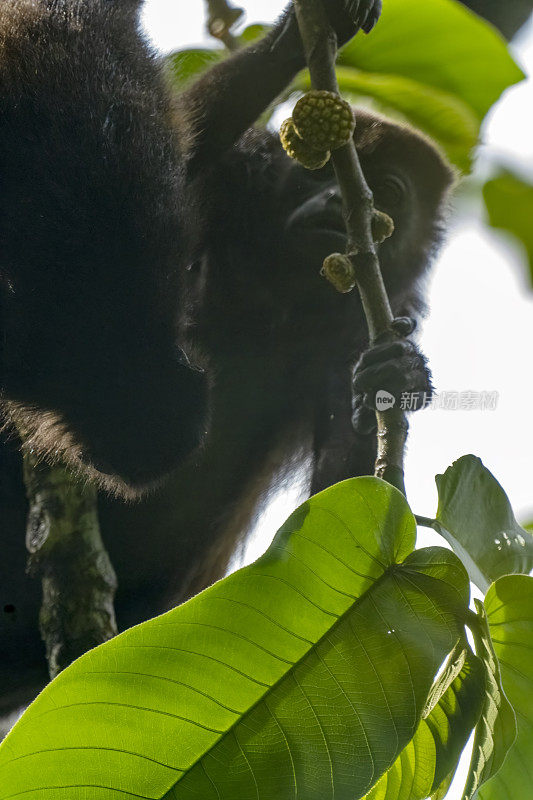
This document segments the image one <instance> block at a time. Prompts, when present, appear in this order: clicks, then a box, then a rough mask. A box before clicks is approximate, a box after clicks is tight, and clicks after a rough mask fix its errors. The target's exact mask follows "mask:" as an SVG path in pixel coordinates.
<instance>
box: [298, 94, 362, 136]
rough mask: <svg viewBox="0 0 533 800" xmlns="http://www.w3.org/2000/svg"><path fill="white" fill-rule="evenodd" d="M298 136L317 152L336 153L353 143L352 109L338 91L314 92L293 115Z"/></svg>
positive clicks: (303, 100) (304, 98)
mask: <svg viewBox="0 0 533 800" xmlns="http://www.w3.org/2000/svg"><path fill="white" fill-rule="evenodd" d="M292 119H293V122H294V126H295V128H296V132H297V134H298V136H299V137H300V138H301V139H303V140H304V141H305V142H307V143H308V144H310V145H312V146H313V147H314V148H315V149H316V150H336V148H337V147H342V145H343V144H346V142H349V141H350V139H351V137H352V136H353V132H354V130H355V117H354V115H353V111H352V107H351V105H350V104H349V103H347V102H346V100H343V99H342V97H339V95H337V94H335V93H334V92H327V91H325V90H323V91H316V90H312V91H310V92H307V94H304V96H303V97H301V98H300V99H299V100H298V102H297V103H296V105H295V106H294V111H293V112H292Z"/></svg>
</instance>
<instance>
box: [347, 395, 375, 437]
mask: <svg viewBox="0 0 533 800" xmlns="http://www.w3.org/2000/svg"><path fill="white" fill-rule="evenodd" d="M354 399H356V400H357V401H358V402H356V403H354V408H353V412H352V427H353V429H354V431H355V432H356V433H360V434H361V435H362V436H368V435H370V434H372V433H375V432H376V429H377V420H376V412H375V411H374V410H373V409H372V408H369V407H368V406H365V405H364V404H363V402H362V397H358V398H354Z"/></svg>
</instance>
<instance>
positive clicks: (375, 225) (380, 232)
mask: <svg viewBox="0 0 533 800" xmlns="http://www.w3.org/2000/svg"><path fill="white" fill-rule="evenodd" d="M393 233H394V222H393V220H392V219H391V217H389V215H388V214H385V212H383V211H378V210H377V208H375V209H374V211H373V212H372V239H373V240H374V242H375V243H376V244H381V242H384V241H385V239H388V238H389V236H392V234H393Z"/></svg>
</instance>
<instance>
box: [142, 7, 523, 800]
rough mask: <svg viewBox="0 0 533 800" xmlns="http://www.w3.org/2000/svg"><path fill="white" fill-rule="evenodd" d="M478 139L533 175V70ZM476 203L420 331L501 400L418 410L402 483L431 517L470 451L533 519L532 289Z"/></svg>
mask: <svg viewBox="0 0 533 800" xmlns="http://www.w3.org/2000/svg"><path fill="white" fill-rule="evenodd" d="M234 5H238V6H243V7H245V8H246V12H247V22H271V21H273V20H274V19H275V18H276V16H277V15H278V14H279V13H280V12H281V11H282V9H283V7H284V6H285V2H284V0H241V2H237V0H234ZM144 21H145V26H146V29H147V31H148V32H149V34H150V36H151V38H152V40H153V42H154V44H155V45H156V46H157V47H159V48H161V49H162V50H171V49H175V48H177V47H181V46H184V45H195V44H203V45H204V46H205V45H206V43H207V42H208V39H207V38H206V36H205V33H204V4H203V3H202V2H200V1H199V0H197V2H194V3H193V2H188V3H184V2H176V0H146V6H145V16H144ZM211 44H212V42H210V43H209V46H211ZM513 52H514V54H515V56H516V58H517V60H518V61H519V63H520V64H521V66H522V67H523V69H524V71H525V72H526V74H528V75H531V74H533V24H532V23H529V24H528V25H527V26H526V27H525V28H524V29H523V31H522V32H521V34H520V36H519V37H518V38H517V39H516V41H515V43H514V44H513ZM483 142H484V144H483V147H482V148H481V152H480V162H482V163H480V169H483V174H487V171H489V172H490V170H492V169H494V165H496V164H498V163H499V162H503V163H505V164H507V165H509V166H514V167H515V168H517V169H519V170H520V171H522V172H523V173H524V174H527V175H529V176H530V177H531V178H533V80H531V79H528V80H527V81H525V82H523V83H522V84H520V85H519V86H517V87H515V88H513V89H510V90H509V91H508V92H506V94H505V95H504V97H503V98H502V100H501V101H500V102H499V103H498V104H497V106H496V107H495V108H494V110H493V111H492V113H491V114H490V118H489V119H488V120H487V123H486V125H485V128H484V131H483ZM480 213H481V212H480ZM480 213H479V214H477V215H476V214H475V212H472V211H469V212H468V216H465V212H463V210H462V209H461V210H459V209H457V213H456V215H455V219H454V223H453V226H452V229H451V230H450V233H449V237H448V244H447V245H446V247H445V248H444V249H443V252H442V255H441V257H440V259H439V261H438V263H437V264H435V267H434V269H433V272H432V278H431V282H430V295H429V307H430V315H429V318H428V319H427V321H426V322H425V324H424V331H423V335H422V339H421V342H422V348H423V350H424V352H425V353H426V354H427V355H428V357H429V360H430V364H431V367H432V370H433V376H434V382H435V385H436V387H437V389H438V390H440V391H453V390H457V391H468V390H472V391H497V392H498V393H499V402H498V406H497V409H496V410H495V411H443V410H431V409H429V410H427V411H425V412H421V413H419V414H415V415H414V416H413V417H412V419H411V432H410V437H409V450H408V457H407V463H406V484H407V494H408V498H409V501H410V503H411V506H412V508H413V510H414V511H416V513H419V514H423V515H426V516H433V514H434V511H435V510H436V490H435V483H434V475H435V474H436V473H439V472H443V471H444V470H445V469H446V467H447V466H448V465H449V464H451V463H452V461H453V460H454V459H456V458H458V457H459V456H461V455H463V454H465V453H474V454H476V455H478V456H480V457H481V459H482V460H483V462H484V464H485V465H486V466H487V467H488V468H489V469H490V470H491V471H492V472H493V473H494V475H495V476H496V477H497V478H498V480H499V481H500V482H501V483H502V485H503V487H504V489H505V490H506V492H507V493H508V495H509V496H510V499H511V502H512V504H513V507H514V509H515V513H516V514H517V517H518V519H519V520H520V521H522V522H525V521H526V520H528V519H530V518H533V421H532V419H531V411H530V409H531V408H532V398H533V370H532V369H531V363H532V359H531V350H532V346H533V289H531V288H530V287H529V286H528V279H527V271H526V262H525V258H524V255H523V253H522V252H521V251H520V248H519V247H518V246H517V245H516V244H514V243H512V242H510V241H508V240H506V239H505V237H503V236H502V235H501V234H499V233H496V232H494V231H492V230H490V229H489V228H487V227H486V226H485V225H484V224H483V221H482V219H481V216H480ZM297 502H298V494H297V491H293V492H289V493H286V494H284V495H283V496H282V497H279V498H277V499H276V500H275V501H274V503H273V504H271V505H270V506H269V508H268V509H267V511H266V513H265V514H263V515H262V518H261V520H260V524H259V525H258V529H257V532H256V534H255V535H254V537H253V542H252V543H251V546H250V547H249V548H248V551H247V554H246V560H252V559H253V558H255V557H257V555H259V553H261V552H262V551H263V550H264V549H265V548H266V546H267V545H268V542H269V537H271V536H272V534H273V533H274V532H275V530H276V528H277V527H278V526H279V525H280V524H281V523H282V522H283V521H284V519H285V518H286V517H287V516H288V514H289V513H290V512H291V511H292V509H293V507H295V505H296V504H297ZM420 533H421V536H420V540H421V543H422V544H434V543H439V544H441V545H442V544H443V542H442V541H441V540H440V539H439V540H438V542H436V541H435V539H433V538H432V537H431V535H430V534H428V533H427V532H425V531H421V532H420ZM464 766H466V765H464ZM461 773H462V775H461V776H458V778H459V779H458V781H456V782H454V786H453V787H452V790H451V792H450V794H449V795H448V798H449V800H456V798H459V797H460V795H461V780H462V777H463V776H464V767H463V769H462V770H461ZM455 784H457V785H455Z"/></svg>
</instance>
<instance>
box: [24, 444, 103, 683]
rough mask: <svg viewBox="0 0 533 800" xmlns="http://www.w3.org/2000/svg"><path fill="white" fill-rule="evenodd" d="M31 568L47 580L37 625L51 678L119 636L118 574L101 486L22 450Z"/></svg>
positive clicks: (27, 536) (33, 573) (32, 573)
mask: <svg viewBox="0 0 533 800" xmlns="http://www.w3.org/2000/svg"><path fill="white" fill-rule="evenodd" d="M24 483H25V485H26V492H27V495H28V500H29V504H30V509H29V513H28V522H27V528H26V546H27V549H28V552H29V554H30V555H29V559H28V572H29V573H30V574H31V575H33V576H39V577H40V578H41V581H42V587H43V598H42V603H41V611H40V616H39V623H40V629H41V635H42V637H43V639H44V642H45V644H46V656H47V659H48V669H49V672H50V677H51V678H54V677H55V676H56V675H57V674H58V673H59V672H61V670H62V669H64V668H65V667H66V666H68V665H69V664H70V662H71V661H73V660H74V659H75V658H78V656H81V655H82V654H83V653H85V652H86V651H87V650H89V649H90V648H92V647H96V646H97V645H99V644H102V642H105V641H107V639H111V638H112V637H113V636H115V635H116V633H117V626H116V622H115V612H114V608H113V598H114V595H115V590H116V586H117V581H116V577H115V572H114V570H113V567H112V565H111V561H110V560H109V556H108V555H107V552H106V550H105V548H104V545H103V542H102V538H101V536H100V528H99V524H98V515H97V508H96V489H95V488H94V487H92V486H82V485H81V484H80V483H79V482H76V481H75V480H74V478H73V477H72V476H71V474H70V473H69V472H68V471H67V470H66V469H65V468H64V467H62V466H54V467H51V466H48V465H47V464H44V463H42V462H38V461H37V459H36V457H35V456H34V455H33V454H32V453H31V452H27V453H25V454H24Z"/></svg>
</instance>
